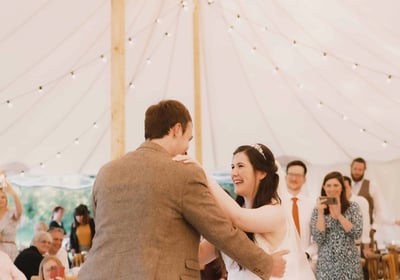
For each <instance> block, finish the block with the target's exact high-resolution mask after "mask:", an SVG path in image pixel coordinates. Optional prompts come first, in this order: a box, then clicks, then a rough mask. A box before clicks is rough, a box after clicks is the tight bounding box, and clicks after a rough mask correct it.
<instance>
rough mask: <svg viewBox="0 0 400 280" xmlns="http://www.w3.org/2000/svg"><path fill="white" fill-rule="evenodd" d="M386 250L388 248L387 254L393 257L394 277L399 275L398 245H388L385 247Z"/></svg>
mask: <svg viewBox="0 0 400 280" xmlns="http://www.w3.org/2000/svg"><path fill="white" fill-rule="evenodd" d="M387 248H388V251H389V253H390V254H392V255H393V256H394V262H395V264H396V275H398V274H399V272H400V271H399V270H400V269H399V262H400V259H399V251H398V248H399V247H398V245H389V246H387Z"/></svg>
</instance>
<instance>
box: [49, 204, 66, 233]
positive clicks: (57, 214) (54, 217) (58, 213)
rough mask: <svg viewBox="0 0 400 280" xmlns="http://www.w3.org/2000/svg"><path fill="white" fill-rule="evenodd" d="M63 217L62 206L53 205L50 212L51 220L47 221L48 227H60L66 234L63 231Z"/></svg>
mask: <svg viewBox="0 0 400 280" xmlns="http://www.w3.org/2000/svg"><path fill="white" fill-rule="evenodd" d="M63 218H64V207H62V206H56V207H54V209H53V212H52V214H51V221H50V223H49V228H53V227H59V228H62V230H63V231H64V234H66V233H67V232H66V231H65V228H64V223H63Z"/></svg>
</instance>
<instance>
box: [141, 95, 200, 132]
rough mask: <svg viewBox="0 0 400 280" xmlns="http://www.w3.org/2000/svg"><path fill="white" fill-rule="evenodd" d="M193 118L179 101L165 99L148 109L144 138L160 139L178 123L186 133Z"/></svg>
mask: <svg viewBox="0 0 400 280" xmlns="http://www.w3.org/2000/svg"><path fill="white" fill-rule="evenodd" d="M189 122H192V118H191V116H190V113H189V111H188V109H187V108H186V107H185V106H184V105H183V104H182V103H180V102H179V101H176V100H163V101H160V102H159V103H157V104H154V105H152V106H150V107H149V108H148V109H147V110H146V115H145V120H144V138H145V139H146V140H152V139H159V138H162V137H164V136H165V135H168V133H169V131H170V129H171V128H172V127H173V126H174V125H175V124H177V123H180V124H181V125H182V132H183V133H184V132H185V130H186V128H187V125H188V123H189Z"/></svg>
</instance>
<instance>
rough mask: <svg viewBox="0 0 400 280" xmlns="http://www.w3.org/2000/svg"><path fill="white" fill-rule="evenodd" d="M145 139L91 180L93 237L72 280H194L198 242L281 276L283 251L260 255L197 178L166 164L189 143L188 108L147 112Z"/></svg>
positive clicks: (168, 106)
mask: <svg viewBox="0 0 400 280" xmlns="http://www.w3.org/2000/svg"><path fill="white" fill-rule="evenodd" d="M145 138H146V141H145V142H144V143H143V144H142V145H141V146H140V147H139V148H138V149H137V150H136V151H134V152H130V153H127V154H126V155H125V156H123V157H122V158H120V159H117V160H114V161H111V162H109V163H107V164H106V165H105V166H103V167H102V168H101V170H100V171H99V173H98V175H97V178H96V181H95V184H94V186H93V193H92V196H93V211H94V216H95V224H96V234H95V237H94V239H93V245H92V248H91V250H90V252H89V253H88V255H87V258H86V261H85V263H84V264H83V266H82V268H81V270H80V272H79V276H78V279H80V280H89V279H90V280H92V279H96V280H102V279H107V280H109V279H140V280H147V279H162V280H169V279H171V280H177V279H200V272H199V271H200V267H199V263H198V247H199V242H200V236H203V237H204V238H206V239H207V240H208V241H210V242H211V243H213V244H214V245H215V246H216V247H217V248H218V249H220V250H222V251H224V252H225V253H226V254H227V255H229V256H231V257H232V258H233V259H235V260H236V261H237V262H239V263H240V264H242V265H243V266H244V267H246V268H247V269H249V270H251V271H253V272H254V273H255V274H257V275H259V276H260V277H261V278H262V279H269V277H270V276H271V275H274V276H282V275H283V273H284V270H285V265H286V262H285V261H284V260H283V258H282V255H283V254H285V253H287V252H279V253H276V254H274V255H272V256H270V255H267V254H266V253H265V252H264V251H262V250H261V249H260V248H258V247H257V246H256V245H255V244H254V243H253V242H252V241H251V240H250V239H249V238H248V237H247V236H246V235H245V234H244V233H243V232H241V231H240V230H238V229H237V228H235V227H233V226H232V224H231V223H230V222H229V221H228V220H227V219H226V218H225V217H224V216H223V214H222V212H221V211H220V209H219V208H218V206H217V205H216V203H215V201H214V199H213V197H212V196H211V194H210V192H209V190H208V188H207V181H206V177H205V174H204V173H203V171H202V170H201V169H200V168H199V167H198V166H196V165H193V164H183V163H181V162H176V161H173V160H172V158H173V157H174V156H176V155H178V154H185V153H187V150H188V148H189V141H190V140H191V139H192V138H193V137H192V121H191V117H190V114H189V111H188V110H187V109H186V107H185V106H184V105H183V104H181V103H180V102H178V101H175V100H165V101H161V102H159V103H158V104H155V105H152V106H150V107H149V108H148V109H147V111H146V116H145ZM266 222H268V221H266Z"/></svg>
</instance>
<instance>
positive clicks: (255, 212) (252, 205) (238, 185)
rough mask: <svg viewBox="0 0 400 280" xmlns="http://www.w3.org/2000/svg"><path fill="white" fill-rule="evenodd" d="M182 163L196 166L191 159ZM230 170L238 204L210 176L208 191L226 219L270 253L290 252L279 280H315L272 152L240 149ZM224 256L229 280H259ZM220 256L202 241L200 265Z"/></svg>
mask: <svg viewBox="0 0 400 280" xmlns="http://www.w3.org/2000/svg"><path fill="white" fill-rule="evenodd" d="M181 160H183V161H184V162H193V160H191V159H188V158H186V160H185V159H181ZM231 168H232V170H231V177H232V181H233V184H234V190H235V193H236V195H237V199H236V202H235V201H234V200H233V199H232V198H231V197H230V196H229V195H228V194H227V193H226V192H225V191H224V190H223V189H222V188H221V187H220V186H219V185H218V184H217V183H216V181H215V180H213V179H212V178H211V177H210V176H207V179H208V184H209V189H210V191H211V193H212V195H213V196H214V198H215V199H216V201H217V203H218V205H219V206H220V208H221V209H222V211H223V212H224V213H225V215H226V216H227V217H228V218H229V219H230V220H231V221H232V223H233V224H234V225H235V226H236V227H238V228H240V229H241V230H243V231H244V232H246V234H247V236H248V237H249V238H250V239H251V240H253V241H254V242H255V243H256V244H257V245H258V246H259V247H260V248H262V249H263V250H265V251H266V252H267V253H269V254H271V253H274V252H276V251H280V250H289V253H288V254H287V255H286V256H284V258H285V259H286V262H287V263H286V272H285V275H284V277H283V278H279V279H290V280H293V279H307V280H310V279H311V280H312V279H315V277H314V273H313V272H312V270H311V267H310V265H309V264H308V261H307V259H306V255H305V253H304V252H303V251H302V249H301V247H300V241H299V237H298V235H297V232H296V229H295V227H294V224H293V221H292V219H291V217H290V216H289V214H288V213H287V212H286V210H285V209H284V207H282V205H281V204H280V203H281V200H280V197H279V195H278V186H279V175H278V167H277V165H276V163H275V158H274V155H273V154H272V152H271V151H270V150H269V149H268V148H267V147H266V146H264V145H262V144H255V145H253V146H248V145H245V146H240V147H238V148H237V149H236V150H235V152H234V153H233V160H232V165H231ZM239 246H240V244H238V247H239ZM221 255H222V258H223V260H224V262H225V266H226V269H227V272H228V279H229V280H243V279H246V280H250V279H260V278H259V277H258V276H256V275H255V274H253V273H252V272H251V271H249V270H247V269H245V268H244V267H242V266H241V265H240V264H238V263H236V262H235V261H233V260H232V259H230V258H229V257H228V256H227V255H225V254H224V253H222V254H221ZM217 256H218V251H217V249H216V248H215V247H214V246H213V245H212V244H211V243H209V242H208V241H207V240H203V241H202V242H201V244H200V247H199V261H200V264H207V263H209V262H211V261H212V260H214V259H215V258H216V257H217ZM270 279H278V278H270Z"/></svg>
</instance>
